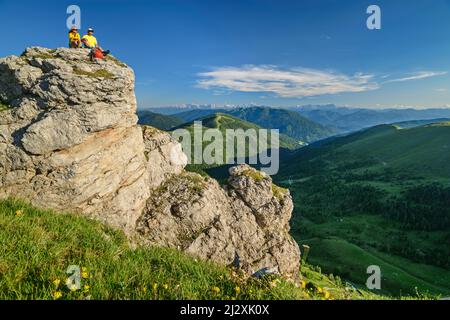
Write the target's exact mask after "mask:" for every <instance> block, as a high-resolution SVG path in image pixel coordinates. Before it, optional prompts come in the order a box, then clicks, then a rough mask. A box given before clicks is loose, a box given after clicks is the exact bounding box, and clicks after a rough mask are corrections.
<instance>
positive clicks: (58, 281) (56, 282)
mask: <svg viewBox="0 0 450 320" xmlns="http://www.w3.org/2000/svg"><path fill="white" fill-rule="evenodd" d="M60 283H61V280H59V279H55V280H53V284H54V285H55V286H59V284H60Z"/></svg>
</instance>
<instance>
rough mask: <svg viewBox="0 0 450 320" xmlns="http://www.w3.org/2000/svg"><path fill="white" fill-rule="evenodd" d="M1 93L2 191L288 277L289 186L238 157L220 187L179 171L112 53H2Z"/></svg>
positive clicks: (179, 158)
mask: <svg viewBox="0 0 450 320" xmlns="http://www.w3.org/2000/svg"><path fill="white" fill-rule="evenodd" d="M0 102H1V105H0V154H1V158H0V174H1V175H0V176H1V180H0V197H2V198H5V197H11V196H12V197H19V198H25V199H28V200H29V201H31V202H32V203H33V204H34V205H36V206H39V207H44V208H53V209H57V210H64V211H68V212H78V213H80V214H84V215H87V216H89V217H92V218H95V219H97V220H100V221H102V222H104V223H106V224H108V225H111V226H113V227H116V228H121V229H123V230H124V231H126V233H127V234H128V235H129V236H130V237H131V238H133V239H137V240H138V241H139V242H140V243H143V244H146V245H162V246H169V247H174V248H178V249H180V250H183V251H186V252H188V253H191V254H193V255H196V256H198V257H201V258H205V259H211V260H214V261H216V262H219V263H222V264H227V265H230V264H231V265H234V266H235V267H239V268H241V269H243V270H245V271H246V272H247V273H248V274H252V273H255V272H257V271H259V270H262V269H263V270H265V272H279V273H282V274H284V275H287V276H291V277H295V276H296V274H297V272H298V267H299V260H300V252H299V249H298V246H297V244H296V243H295V241H294V240H293V239H292V237H291V236H290V235H289V219H290V217H291V213H292V209H293V205H292V199H291V197H290V194H289V191H288V190H285V189H282V188H279V187H277V186H275V185H273V184H272V180H271V178H270V177H269V176H266V175H265V174H264V173H261V172H259V171H256V170H254V169H252V168H250V167H248V166H245V165H242V166H237V167H234V168H232V169H231V170H230V178H229V180H228V183H227V184H226V185H225V186H220V185H219V184H218V182H217V181H215V180H213V179H211V178H207V177H202V176H200V175H198V174H196V173H190V172H186V171H184V167H185V166H186V164H187V158H186V156H185V155H184V153H183V152H182V149H181V145H180V144H179V143H178V142H176V141H174V140H173V139H172V138H171V136H170V135H169V134H168V133H166V132H162V131H159V130H157V129H155V128H152V127H146V126H143V127H140V126H137V125H136V123H137V117H136V99H135V95H134V74H133V71H132V70H131V69H130V68H129V67H127V66H126V65H125V64H123V63H121V62H120V61H118V60H116V59H115V58H113V57H109V58H108V59H106V60H100V61H97V62H90V61H89V59H88V58H87V51H86V50H84V49H62V48H61V49H56V50H49V49H45V48H37V47H35V48H30V49H27V50H26V51H25V52H24V53H23V54H22V55H21V56H11V57H7V58H4V59H0ZM5 106H6V107H5Z"/></svg>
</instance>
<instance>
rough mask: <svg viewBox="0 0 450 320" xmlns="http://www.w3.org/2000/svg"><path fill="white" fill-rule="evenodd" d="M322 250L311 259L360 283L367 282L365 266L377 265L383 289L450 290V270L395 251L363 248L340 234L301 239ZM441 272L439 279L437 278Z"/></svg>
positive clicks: (411, 291)
mask: <svg viewBox="0 0 450 320" xmlns="http://www.w3.org/2000/svg"><path fill="white" fill-rule="evenodd" d="M302 242H303V243H305V244H308V245H309V246H311V248H312V249H311V250H314V251H319V252H320V257H319V256H317V255H315V254H313V252H312V254H311V255H310V259H309V262H310V263H312V264H318V265H320V266H321V267H322V269H323V270H324V271H326V272H330V273H334V274H343V275H344V276H345V278H351V279H352V280H353V281H355V282H356V283H358V284H363V283H365V281H366V279H367V277H368V275H367V273H366V268H367V267H368V266H370V265H377V266H379V267H380V269H381V271H382V288H381V289H382V290H383V287H386V288H388V289H389V290H387V291H386V290H385V291H384V292H385V293H389V292H392V291H395V292H399V293H403V294H413V293H414V292H415V290H416V288H417V290H418V291H419V292H431V293H434V294H448V293H449V292H450V281H449V280H450V271H447V270H443V269H441V268H437V267H432V266H427V265H422V264H417V263H413V262H411V261H408V260H407V259H402V258H399V257H395V256H392V255H387V254H381V253H379V252H378V251H376V250H364V249H362V248H360V247H358V246H356V245H354V244H351V243H349V242H347V241H345V240H342V239H340V238H333V237H331V238H325V239H323V238H322V239H318V238H314V239H309V240H304V241H302ZM436 275H439V277H440V278H439V279H436Z"/></svg>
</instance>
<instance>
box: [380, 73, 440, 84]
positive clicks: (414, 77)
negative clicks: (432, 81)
mask: <svg viewBox="0 0 450 320" xmlns="http://www.w3.org/2000/svg"><path fill="white" fill-rule="evenodd" d="M445 74H447V72H446V71H441V72H436V71H421V72H416V73H412V74H411V75H410V76H408V77H404V78H399V79H392V80H388V81H386V83H389V82H404V81H411V80H420V79H426V78H431V77H436V76H443V75H445Z"/></svg>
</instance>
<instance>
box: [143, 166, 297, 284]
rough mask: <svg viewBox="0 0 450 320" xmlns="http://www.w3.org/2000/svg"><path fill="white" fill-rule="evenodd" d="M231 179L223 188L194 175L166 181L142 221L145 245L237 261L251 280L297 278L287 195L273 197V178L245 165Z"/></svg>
mask: <svg viewBox="0 0 450 320" xmlns="http://www.w3.org/2000/svg"><path fill="white" fill-rule="evenodd" d="M230 174H231V175H230V178H229V182H228V185H227V186H226V187H224V188H222V187H221V186H219V184H218V183H217V181H215V180H213V179H210V178H204V177H202V176H200V175H198V174H195V173H186V172H185V173H183V174H181V175H177V176H173V177H172V178H171V179H168V180H166V181H165V182H164V183H163V184H162V185H161V186H160V187H159V188H158V189H157V190H156V191H155V192H154V193H153V194H152V195H151V197H150V198H149V199H148V201H147V205H146V207H145V209H144V214H143V215H142V217H141V218H140V219H139V220H138V224H137V231H138V233H139V234H140V235H141V237H142V239H144V240H143V241H144V242H145V243H147V244H156V245H164V246H170V247H174V248H178V249H180V250H183V251H186V252H189V253H192V254H194V255H196V256H199V257H201V258H205V259H211V260H214V261H216V262H219V263H222V264H227V265H230V264H233V263H236V262H235V260H236V258H237V257H238V258H237V259H238V260H239V263H238V265H239V267H240V268H241V269H243V270H244V271H246V272H247V273H249V274H253V273H255V272H257V271H259V270H261V269H264V268H267V269H270V270H273V271H274V272H279V273H282V274H284V275H288V276H290V277H295V276H296V275H297V273H298V269H299V261H300V251H299V248H298V245H297V243H296V242H295V241H294V240H293V239H292V237H291V236H290V235H289V219H290V218H291V213H292V208H293V206H292V199H291V196H290V194H289V191H288V190H283V191H280V190H281V189H280V188H279V189H277V192H276V193H275V194H274V191H273V187H274V186H273V185H272V180H271V178H270V177H269V176H265V175H264V174H263V173H261V172H258V171H256V170H254V169H252V168H250V167H249V166H246V165H241V166H238V167H234V168H232V169H231V170H230ZM258 199H259V200H258Z"/></svg>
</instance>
